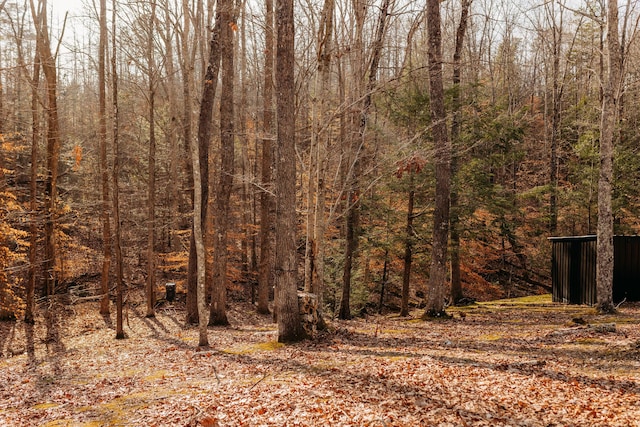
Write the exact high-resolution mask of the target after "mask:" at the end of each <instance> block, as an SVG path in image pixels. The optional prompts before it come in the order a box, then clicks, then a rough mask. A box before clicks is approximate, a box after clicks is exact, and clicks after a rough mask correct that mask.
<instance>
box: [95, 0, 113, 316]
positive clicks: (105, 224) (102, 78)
mask: <svg viewBox="0 0 640 427" xmlns="http://www.w3.org/2000/svg"><path fill="white" fill-rule="evenodd" d="M99 19H100V41H99V45H98V104H99V106H98V109H99V113H98V114H99V116H100V117H99V119H98V120H99V132H100V176H101V181H102V254H103V260H102V275H101V277H100V292H101V293H102V298H101V299H100V314H102V315H103V316H108V315H109V302H110V301H109V274H110V272H111V218H110V214H109V210H110V202H109V169H108V161H107V93H106V86H107V79H106V68H107V64H106V53H107V37H108V35H107V0H100V18H99Z"/></svg>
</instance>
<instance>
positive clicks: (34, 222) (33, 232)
mask: <svg viewBox="0 0 640 427" xmlns="http://www.w3.org/2000/svg"><path fill="white" fill-rule="evenodd" d="M40 42H41V41H40V39H37V40H36V52H35V55H34V58H33V76H32V79H31V121H32V122H31V169H30V181H29V209H30V211H31V213H30V223H29V277H28V281H27V289H26V298H25V311H24V321H25V323H29V324H34V323H35V290H36V282H37V271H38V269H37V262H36V261H37V254H38V252H37V249H38V141H39V140H40V117H39V114H38V111H39V109H38V105H39V103H38V99H39V97H38V86H40V57H39V55H38V50H39V46H38V43H40Z"/></svg>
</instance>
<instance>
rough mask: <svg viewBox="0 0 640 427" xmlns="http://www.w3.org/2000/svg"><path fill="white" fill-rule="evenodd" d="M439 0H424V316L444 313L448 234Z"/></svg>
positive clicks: (448, 145) (448, 168)
mask: <svg viewBox="0 0 640 427" xmlns="http://www.w3.org/2000/svg"><path fill="white" fill-rule="evenodd" d="M440 25H441V19H440V1H439V0H427V30H428V35H429V52H428V64H429V83H430V84H429V96H430V101H429V103H430V107H431V135H432V137H433V144H434V148H435V163H436V195H435V199H436V200H435V210H434V213H433V249H432V253H431V267H430V271H429V284H428V292H429V294H428V297H427V306H426V309H425V314H424V316H425V317H433V316H436V317H439V316H443V315H444V314H445V313H444V294H445V289H446V280H447V271H446V266H447V244H448V238H449V203H450V191H451V143H450V141H449V135H448V134H447V124H446V112H445V108H444V89H443V82H442V34H441V29H440Z"/></svg>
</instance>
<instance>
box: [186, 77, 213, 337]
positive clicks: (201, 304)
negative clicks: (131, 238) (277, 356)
mask: <svg viewBox="0 0 640 427" xmlns="http://www.w3.org/2000/svg"><path fill="white" fill-rule="evenodd" d="M211 84H212V82H210V81H209V82H207V81H205V83H204V90H203V92H204V94H207V85H211ZM204 94H203V98H202V103H201V105H200V108H201V109H205V108H206V109H213V98H205V96H204ZM201 115H202V113H201ZM190 145H191V159H192V161H193V183H194V187H195V188H201V187H202V176H201V174H200V173H201V170H202V168H201V167H200V156H199V153H198V143H197V141H196V140H195V139H193V140H191V144H190ZM203 210H204V205H203V203H202V192H200V191H194V192H193V236H194V237H193V241H194V245H195V253H196V271H197V280H196V283H197V287H196V300H197V304H198V326H199V327H198V332H199V334H198V335H199V338H198V346H200V347H208V346H209V338H208V336H207V323H208V319H207V304H206V289H205V285H206V284H205V279H206V277H205V276H206V274H205V273H206V259H205V247H204V236H203V222H202V219H203V215H202V211H203Z"/></svg>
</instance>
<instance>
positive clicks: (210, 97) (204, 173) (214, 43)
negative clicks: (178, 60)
mask: <svg viewBox="0 0 640 427" xmlns="http://www.w3.org/2000/svg"><path fill="white" fill-rule="evenodd" d="M219 15H220V14H219V11H218V12H217V13H216V18H215V24H214V27H213V31H212V32H211V40H210V42H209V58H208V64H207V70H206V72H205V75H204V87H203V90H202V101H201V103H200V115H199V118H198V156H199V159H200V160H199V162H198V163H199V165H200V180H201V186H200V189H199V190H200V191H201V193H202V196H201V198H202V212H201V213H202V219H201V221H202V224H205V221H206V218H207V205H208V200H209V183H208V182H207V179H208V177H209V145H210V141H211V118H212V116H213V103H214V99H215V96H216V88H217V86H218V72H219V70H220V16H219ZM205 100H206V101H205ZM205 107H206V108H205ZM194 177H195V175H194ZM194 191H198V189H197V188H196V187H195V184H194ZM194 201H195V198H194ZM203 227H204V225H203ZM191 234H192V236H191V244H190V246H189V267H188V270H189V272H188V278H189V283H188V289H189V290H188V292H192V298H191V299H190V300H189V301H188V303H187V308H188V309H193V308H194V307H195V308H197V298H193V296H196V295H197V291H196V292H193V291H194V290H196V289H197V256H196V244H195V233H194V232H192V233H191ZM205 277H206V274H205ZM194 285H195V286H194ZM187 296H188V295H187ZM196 316H197V311H196V313H193V312H192V311H188V313H187V321H188V322H189V323H194V320H195V319H197V317H196Z"/></svg>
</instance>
